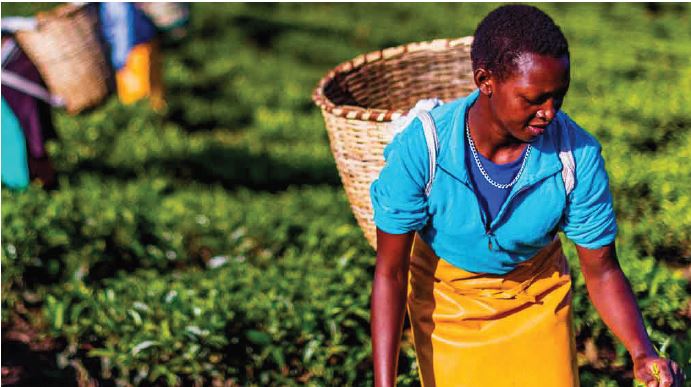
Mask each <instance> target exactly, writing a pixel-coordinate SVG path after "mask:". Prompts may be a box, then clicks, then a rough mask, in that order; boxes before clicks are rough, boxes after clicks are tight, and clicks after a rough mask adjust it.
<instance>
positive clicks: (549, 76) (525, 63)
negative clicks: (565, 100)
mask: <svg viewBox="0 0 691 387" xmlns="http://www.w3.org/2000/svg"><path fill="white" fill-rule="evenodd" d="M569 72H570V63H569V58H568V56H563V57H561V58H554V57H552V56H548V55H540V54H534V53H524V54H521V55H520V56H519V57H518V58H516V61H515V69H514V71H512V72H511V76H510V77H509V79H507V81H509V80H510V81H512V83H516V84H517V85H524V86H528V85H534V86H545V87H547V88H550V89H552V88H560V87H565V86H566V85H568V83H569Z"/></svg>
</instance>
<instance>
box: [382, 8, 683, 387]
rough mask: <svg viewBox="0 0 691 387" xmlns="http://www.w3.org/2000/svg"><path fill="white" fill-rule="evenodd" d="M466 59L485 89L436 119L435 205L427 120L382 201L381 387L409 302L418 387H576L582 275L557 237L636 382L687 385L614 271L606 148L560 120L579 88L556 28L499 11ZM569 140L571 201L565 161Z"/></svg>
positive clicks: (394, 157) (403, 153) (392, 173)
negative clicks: (574, 291)
mask: <svg viewBox="0 0 691 387" xmlns="http://www.w3.org/2000/svg"><path fill="white" fill-rule="evenodd" d="M471 57H472V62H473V73H474V80H475V84H476V85H477V87H478V89H477V90H476V91H475V92H473V93H472V94H470V95H469V96H467V97H466V98H462V99H459V100H456V101H453V102H451V103H448V104H446V105H444V106H442V107H440V108H437V109H434V110H433V111H432V118H433V120H434V122H435V125H436V131H437V136H438V145H439V149H438V154H437V159H436V169H435V171H436V172H435V174H434V179H433V181H432V188H431V191H429V192H428V193H426V192H425V185H426V183H427V181H428V180H429V179H430V175H431V173H430V172H429V167H430V161H429V156H428V153H427V147H426V145H425V144H426V143H425V139H424V134H423V130H422V123H421V122H420V120H417V119H416V120H415V121H413V123H412V124H411V125H410V126H409V127H408V128H406V130H404V131H403V132H402V133H401V134H399V135H398V136H397V137H396V138H395V139H394V141H393V142H392V143H391V144H390V145H389V146H388V147H387V149H386V151H385V157H386V165H385V167H384V169H383V170H382V172H381V174H380V176H379V178H378V180H376V181H375V182H374V183H373V184H372V187H371V198H372V204H373V207H374V211H375V223H376V225H377V264H376V270H375V278H374V285H373V292H372V315H371V318H372V321H371V328H372V343H373V353H374V368H375V385H376V386H391V385H394V384H395V378H396V367H397V359H398V352H399V347H400V336H401V329H402V325H403V317H404V307H405V305H406V299H407V306H408V312H409V315H410V320H411V327H412V332H413V339H414V344H415V350H416V354H417V361H418V366H419V373H420V379H421V382H422V384H423V386H425V387H432V386H577V385H578V384H579V381H578V368H577V365H576V361H575V342H574V337H573V329H572V312H571V277H570V274H569V272H568V266H567V264H566V260H565V258H564V255H563V253H562V249H561V245H560V242H559V239H558V238H555V236H556V233H557V231H558V230H562V231H564V233H565V235H566V236H567V237H568V238H569V239H571V240H572V241H574V243H575V244H576V247H577V250H578V256H579V260H580V263H581V269H582V272H583V275H584V277H585V280H586V285H587V288H588V292H589V294H590V297H591V299H592V301H593V303H594V305H595V307H596V308H597V310H598V312H599V313H600V315H601V316H602V319H603V320H604V322H605V323H606V324H607V325H608V326H609V327H610V329H612V331H613V332H614V333H615V335H616V336H617V337H619V339H620V340H621V341H622V342H623V344H624V345H625V346H626V348H627V350H628V351H629V353H630V355H631V357H632V358H633V362H634V375H635V377H636V378H637V379H639V380H642V381H644V382H646V383H647V385H649V386H671V385H675V386H676V385H679V386H681V383H682V375H681V371H680V369H679V367H678V366H677V364H675V363H674V362H671V361H668V360H666V359H662V358H660V357H659V356H658V355H657V353H656V352H655V350H654V348H653V346H652V344H651V342H650V339H649V338H648V336H647V334H646V331H645V328H644V325H643V322H642V318H641V315H640V312H639V310H638V307H637V305H636V302H635V298H634V295H633V293H632V291H631V289H630V286H629V284H628V282H627V280H626V278H625V277H624V274H623V273H622V271H621V269H620V267H619V264H618V261H617V258H616V253H615V246H614V239H615V236H616V231H617V226H616V220H615V216H614V211H613V207H612V197H611V194H610V190H609V183H608V178H607V173H606V171H605V168H604V161H603V159H602V157H601V155H600V145H599V144H598V142H597V141H596V140H595V139H594V138H593V137H592V136H590V135H589V134H588V133H587V132H585V131H584V130H583V129H581V128H580V127H578V126H577V125H576V124H575V123H574V122H573V121H572V120H571V119H570V118H569V117H568V116H567V115H566V114H564V113H562V112H560V111H559V109H560V107H561V104H562V102H563V99H564V96H565V95H566V92H567V90H568V88H569V81H570V57H569V51H568V44H567V42H566V39H565V37H564V35H563V34H562V32H561V30H560V29H559V27H557V26H556V25H555V24H554V22H553V21H552V19H551V18H550V17H549V16H547V15H546V14H544V13H543V12H542V11H540V10H538V9H537V8H535V7H530V6H523V5H509V6H503V7H500V8H498V9H496V10H494V11H493V12H491V13H490V14H489V15H488V16H487V17H486V18H485V19H484V20H483V21H482V22H481V23H480V24H479V26H478V28H477V31H476V32H475V40H474V42H473V46H472V51H471ZM565 141H568V143H569V144H570V146H571V155H572V157H573V159H574V161H575V172H574V174H573V175H572V178H575V185H574V186H573V190H572V191H571V190H568V191H567V188H566V186H568V184H569V182H567V181H566V179H567V178H566V177H564V176H562V163H561V161H560V158H559V152H560V150H562V149H563V148H562V147H561V145H560V144H562V143H564V142H565ZM572 180H573V179H572ZM411 251H412V252H411ZM408 281H409V282H410V284H408ZM654 365H655V366H657V368H658V369H659V382H658V381H657V379H656V377H655V376H654V375H653V373H654V371H652V368H653V366H654ZM673 383H675V384H673Z"/></svg>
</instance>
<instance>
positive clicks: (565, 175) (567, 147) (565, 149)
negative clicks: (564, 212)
mask: <svg viewBox="0 0 691 387" xmlns="http://www.w3.org/2000/svg"><path fill="white" fill-rule="evenodd" d="M569 137H570V136H569V131H568V129H567V128H566V127H564V128H563V129H562V130H561V131H560V133H559V135H558V136H557V142H558V144H559V160H561V165H562V168H561V178H562V180H563V181H564V189H565V191H566V198H567V201H568V197H569V195H570V194H571V192H573V189H574V188H575V186H576V162H575V161H574V158H573V152H571V140H570V139H569Z"/></svg>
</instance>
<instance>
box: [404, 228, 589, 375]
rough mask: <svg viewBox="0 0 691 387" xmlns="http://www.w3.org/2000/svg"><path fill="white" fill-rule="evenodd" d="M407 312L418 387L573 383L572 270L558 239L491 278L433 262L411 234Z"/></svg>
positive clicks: (427, 249) (575, 370)
mask: <svg viewBox="0 0 691 387" xmlns="http://www.w3.org/2000/svg"><path fill="white" fill-rule="evenodd" d="M408 314H409V316H410V321H411V325H412V333H413V340H414V344H415V352H416V354H417V363H418V368H419V375H420V380H421V383H422V385H423V387H445V386H472V387H475V386H482V387H500V386H501V387H504V386H516V387H530V386H540V387H573V386H579V380H578V366H577V364H576V343H575V338H574V334H573V327H572V324H573V322H572V311H571V275H570V273H569V268H568V263H567V262H566V258H565V257H564V254H563V252H562V248H561V242H560V241H559V239H556V240H555V241H553V242H552V243H550V244H549V245H548V246H546V247H545V248H543V249H542V250H540V252H538V254H536V255H535V256H534V257H532V258H531V259H529V260H528V261H526V262H523V263H521V264H520V265H519V266H518V267H516V269H514V270H513V271H511V272H510V273H507V274H505V275H493V274H482V273H480V274H478V273H471V272H467V271H465V270H462V269H460V268H458V267H456V266H453V265H451V264H450V263H448V262H446V261H444V260H442V259H439V258H438V257H437V256H436V255H435V254H434V252H433V251H432V250H431V249H430V247H429V246H428V245H427V244H426V243H425V242H424V241H423V240H422V239H421V238H420V237H419V235H416V237H415V243H414V244H413V249H412V254H411V258H410V275H409V287H408Z"/></svg>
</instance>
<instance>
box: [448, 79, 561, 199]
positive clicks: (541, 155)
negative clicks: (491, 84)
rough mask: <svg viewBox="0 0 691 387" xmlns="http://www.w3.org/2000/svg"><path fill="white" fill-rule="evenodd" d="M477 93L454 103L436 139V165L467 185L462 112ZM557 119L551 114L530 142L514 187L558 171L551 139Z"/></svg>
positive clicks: (554, 147) (557, 159) (530, 182)
mask: <svg viewBox="0 0 691 387" xmlns="http://www.w3.org/2000/svg"><path fill="white" fill-rule="evenodd" d="M479 95H480V91H479V90H478V89H476V90H475V91H473V92H472V93H471V94H469V95H468V96H467V97H465V98H464V99H463V100H462V101H461V102H460V103H459V104H458V105H457V107H456V109H455V111H453V112H452V114H453V117H452V119H451V121H450V122H449V130H444V131H442V132H441V134H440V139H439V144H440V149H439V156H438V158H437V159H438V161H437V163H438V165H439V167H440V168H442V169H443V170H445V171H446V172H448V173H450V174H451V175H453V176H454V177H455V178H456V179H458V180H460V181H461V182H463V183H465V184H470V180H469V178H468V169H467V166H466V162H465V158H466V148H465V141H466V139H465V114H466V111H467V110H468V107H469V106H471V105H472V104H473V103H474V102H475V101H476V100H477V98H478V96H479ZM559 122H560V120H558V119H556V117H555V119H554V120H552V123H551V124H550V125H549V126H548V127H547V130H545V133H544V134H542V135H541V136H540V137H538V138H537V140H535V142H533V143H532V148H533V149H531V151H530V156H529V157H528V161H527V164H526V166H525V169H524V171H523V176H521V177H520V179H519V180H518V182H517V186H516V188H514V189H520V188H521V187H524V186H528V185H531V184H534V183H535V182H537V181H539V180H541V179H544V178H545V177H548V176H551V175H553V174H555V173H557V172H559V171H560V170H561V161H560V160H559V152H558V150H557V149H556V146H555V142H554V141H553V138H554V136H555V135H556V133H557V131H558V130H559V128H558V126H559Z"/></svg>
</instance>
